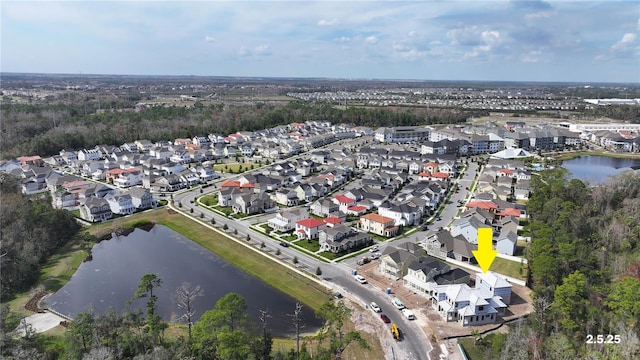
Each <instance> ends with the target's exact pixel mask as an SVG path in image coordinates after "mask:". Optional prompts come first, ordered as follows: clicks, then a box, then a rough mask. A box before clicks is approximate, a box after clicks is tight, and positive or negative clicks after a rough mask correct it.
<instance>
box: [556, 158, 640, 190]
mask: <svg viewBox="0 0 640 360" xmlns="http://www.w3.org/2000/svg"><path fill="white" fill-rule="evenodd" d="M562 167H563V168H565V169H567V170H569V172H570V173H571V177H572V178H576V179H579V180H582V181H586V182H589V183H590V184H600V183H603V182H604V181H606V180H607V177H609V176H612V175H616V174H619V173H621V172H623V171H625V170H637V169H640V160H637V159H619V158H611V157H606V156H592V155H588V156H579V157H577V158H574V159H571V160H565V161H563V162H562Z"/></svg>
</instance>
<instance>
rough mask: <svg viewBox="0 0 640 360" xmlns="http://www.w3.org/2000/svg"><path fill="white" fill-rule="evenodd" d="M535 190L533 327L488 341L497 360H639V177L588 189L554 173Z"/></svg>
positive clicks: (531, 208) (531, 259) (619, 178)
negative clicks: (493, 342) (496, 344)
mask: <svg viewBox="0 0 640 360" xmlns="http://www.w3.org/2000/svg"><path fill="white" fill-rule="evenodd" d="M532 185H533V195H532V197H531V199H530V201H529V203H528V206H527V210H528V212H529V214H530V216H531V219H530V220H531V221H530V225H529V229H530V231H531V238H532V243H531V247H530V248H529V250H528V254H527V258H528V261H529V268H530V277H531V278H530V279H529V281H530V283H531V285H532V288H533V290H534V296H533V304H534V307H535V313H534V314H532V317H531V323H530V325H520V326H515V327H512V328H511V329H510V331H509V333H508V334H507V336H506V337H492V338H493V339H494V340H497V339H499V340H500V341H501V342H502V343H501V345H500V346H499V347H497V348H498V349H499V350H500V351H498V353H499V354H500V358H501V359H552V360H553V359H603V360H604V359H607V360H614V359H620V360H632V359H638V358H640V339H639V338H638V330H640V249H639V245H640V223H639V222H638V219H640V174H638V173H635V174H634V173H633V172H627V173H623V174H621V175H618V176H617V177H615V178H612V179H610V180H609V181H608V182H607V183H606V184H603V185H600V186H598V187H594V188H591V187H588V186H586V185H585V184H584V183H583V182H582V181H580V180H576V179H573V180H567V179H566V177H565V171H564V170H553V171H546V172H544V173H543V174H542V175H541V176H534V177H533V178H532ZM598 335H600V336H598ZM591 337H592V341H591V342H590V341H589V340H590V339H591ZM599 339H602V343H601V341H600V340H599ZM606 342H610V343H606ZM487 345H489V344H487ZM493 348H494V349H495V348H496V347H493ZM490 349H491V346H487V351H490Z"/></svg>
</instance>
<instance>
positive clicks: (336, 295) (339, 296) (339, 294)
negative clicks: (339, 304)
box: [333, 291, 342, 299]
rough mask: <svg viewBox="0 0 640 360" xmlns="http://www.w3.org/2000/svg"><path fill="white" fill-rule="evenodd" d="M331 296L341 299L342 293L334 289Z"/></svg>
mask: <svg viewBox="0 0 640 360" xmlns="http://www.w3.org/2000/svg"><path fill="white" fill-rule="evenodd" d="M333 297H334V298H336V299H342V294H341V293H340V292H338V291H336V292H334V293H333Z"/></svg>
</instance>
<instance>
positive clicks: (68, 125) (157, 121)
mask: <svg viewBox="0 0 640 360" xmlns="http://www.w3.org/2000/svg"><path fill="white" fill-rule="evenodd" d="M91 106H92V107H95V106H96V104H94V103H92V104H91ZM132 107H133V104H131V108H132ZM95 110H97V109H94V108H91V109H89V111H88V112H87V111H86V108H85V107H83V106H82V105H62V104H51V105H45V104H33V105H30V104H24V105H15V104H7V105H3V106H2V109H1V114H0V116H1V117H2V133H1V139H0V140H1V141H0V152H1V153H2V154H3V157H4V158H10V157H17V156H22V155H27V154H29V155H40V156H51V155H54V154H57V153H58V152H59V151H60V150H62V149H80V148H87V147H93V146H95V145H99V144H106V145H122V144H124V143H125V142H131V141H134V140H138V139H147V140H150V141H158V140H172V139H175V138H179V137H193V136H195V135H199V134H203V135H206V134H210V133H215V134H221V135H227V134H230V133H234V132H236V131H243V130H244V131H255V130H261V129H266V128H270V127H274V126H277V125H284V124H289V123H291V122H305V121H307V120H318V121H320V120H329V121H331V122H333V123H348V124H353V125H357V126H369V127H373V128H377V127H380V126H402V125H420V124H435V123H449V124H454V123H461V122H465V121H466V119H467V118H469V117H470V116H472V115H476V116H478V115H482V114H484V113H481V112H476V113H474V112H465V111H458V110H453V109H429V110H427V109H421V108H408V107H407V108H364V107H350V108H348V109H347V110H340V109H337V108H335V107H334V106H332V105H331V104H307V103H302V102H290V103H288V104H287V105H280V104H279V105H273V104H264V103H258V104H255V105H242V106H240V105H228V106H225V105H223V104H215V105H207V106H204V105H201V104H198V103H197V104H196V106H194V107H193V108H184V107H151V108H147V109H144V110H142V111H140V112H133V111H125V112H118V111H105V112H103V113H99V114H96V113H95Z"/></svg>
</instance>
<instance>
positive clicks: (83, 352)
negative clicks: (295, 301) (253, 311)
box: [0, 274, 368, 360]
mask: <svg viewBox="0 0 640 360" xmlns="http://www.w3.org/2000/svg"><path fill="white" fill-rule="evenodd" d="M160 286H162V280H161V279H159V278H157V277H156V276H155V275H153V274H147V275H144V276H143V277H142V279H141V281H140V285H139V287H138V289H137V291H136V292H135V294H134V295H133V297H132V299H131V301H135V300H137V299H146V301H147V303H146V306H145V312H144V313H145V314H144V315H143V313H142V312H141V311H139V310H135V309H131V308H130V306H127V307H125V309H127V310H124V311H123V312H118V311H116V310H114V309H113V308H111V309H109V310H108V311H106V312H105V313H104V314H101V315H96V314H94V313H93V312H91V311H88V312H83V313H80V314H78V315H77V316H76V317H75V319H74V320H73V321H71V322H70V323H69V324H68V325H67V327H68V328H67V331H66V332H65V334H64V336H63V337H62V338H51V337H48V336H45V335H36V334H33V333H28V335H27V336H26V337H24V338H14V337H12V336H11V335H10V332H11V330H13V329H14V328H15V327H16V326H17V325H18V323H19V320H18V319H17V317H16V316H15V315H14V314H12V313H11V311H9V308H8V306H6V305H3V306H2V309H1V310H2V313H1V315H2V316H0V331H2V337H1V338H0V341H2V344H1V345H3V346H2V353H1V355H2V356H3V358H5V359H16V360H17V359H70V360H75V359H78V360H80V359H82V360H106V359H109V360H116V359H117V360H119V359H135V360H147V359H148V360H174V359H175V360H189V359H193V360H196V359H203V360H209V359H210V360H250V359H254V360H271V359H273V360H299V359H302V360H308V359H311V358H312V356H311V353H312V351H311V344H307V343H306V341H305V342H303V344H302V346H300V347H298V348H295V349H292V350H291V351H288V352H285V351H282V350H277V351H274V350H273V349H272V347H273V338H272V336H271V333H270V331H269V330H268V328H269V324H268V318H269V316H268V315H267V316H264V317H263V321H262V322H261V324H256V323H254V322H251V321H249V320H248V313H247V305H246V303H245V300H244V298H243V297H242V296H240V295H238V294H236V293H229V294H227V295H225V296H224V297H222V298H221V299H219V300H218V301H217V302H216V305H215V306H214V308H213V309H211V310H208V311H206V312H205V313H204V314H202V317H201V318H200V320H199V321H197V322H196V323H195V324H194V326H193V334H192V333H191V332H189V335H188V337H185V336H179V337H178V338H168V337H166V336H164V332H165V329H166V328H167V324H166V323H165V322H164V321H163V320H162V319H161V318H160V317H158V316H157V314H156V309H155V304H156V300H157V298H156V297H155V295H153V290H154V289H157V288H158V287H160ZM194 290H195V292H194ZM185 291H186V293H189V294H196V293H198V294H199V295H197V296H200V295H202V294H201V293H200V292H199V290H198V287H192V286H191V285H190V284H183V285H182V286H181V287H179V288H178V289H177V290H176V295H179V294H182V295H184V294H185ZM197 296H196V297H197ZM196 297H191V298H190V299H191V300H192V301H195V300H196ZM178 298H181V297H180V296H178ZM182 299H183V300H184V298H182ZM180 303H181V302H180V301H176V305H177V308H178V309H180V310H181V311H185V308H184V307H180V306H179V305H180ZM292 310H293V309H292ZM350 313H351V312H350V310H349V309H348V308H347V307H346V305H345V304H344V303H343V302H338V303H332V302H328V303H326V304H325V305H323V306H322V307H321V309H319V310H318V312H317V316H318V317H319V318H321V319H323V320H324V326H323V328H322V329H321V331H320V332H319V335H318V336H317V338H316V339H314V344H313V359H320V360H325V359H327V360H328V359H334V358H338V357H339V356H340V354H341V353H342V352H343V351H344V349H345V348H346V347H347V346H348V345H349V344H351V343H357V344H358V345H359V346H362V347H364V348H365V349H366V348H368V345H367V343H366V342H364V340H363V339H362V338H361V337H360V334H359V333H358V332H357V331H349V332H344V330H343V325H344V323H345V322H346V321H348V319H349V316H350Z"/></svg>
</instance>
